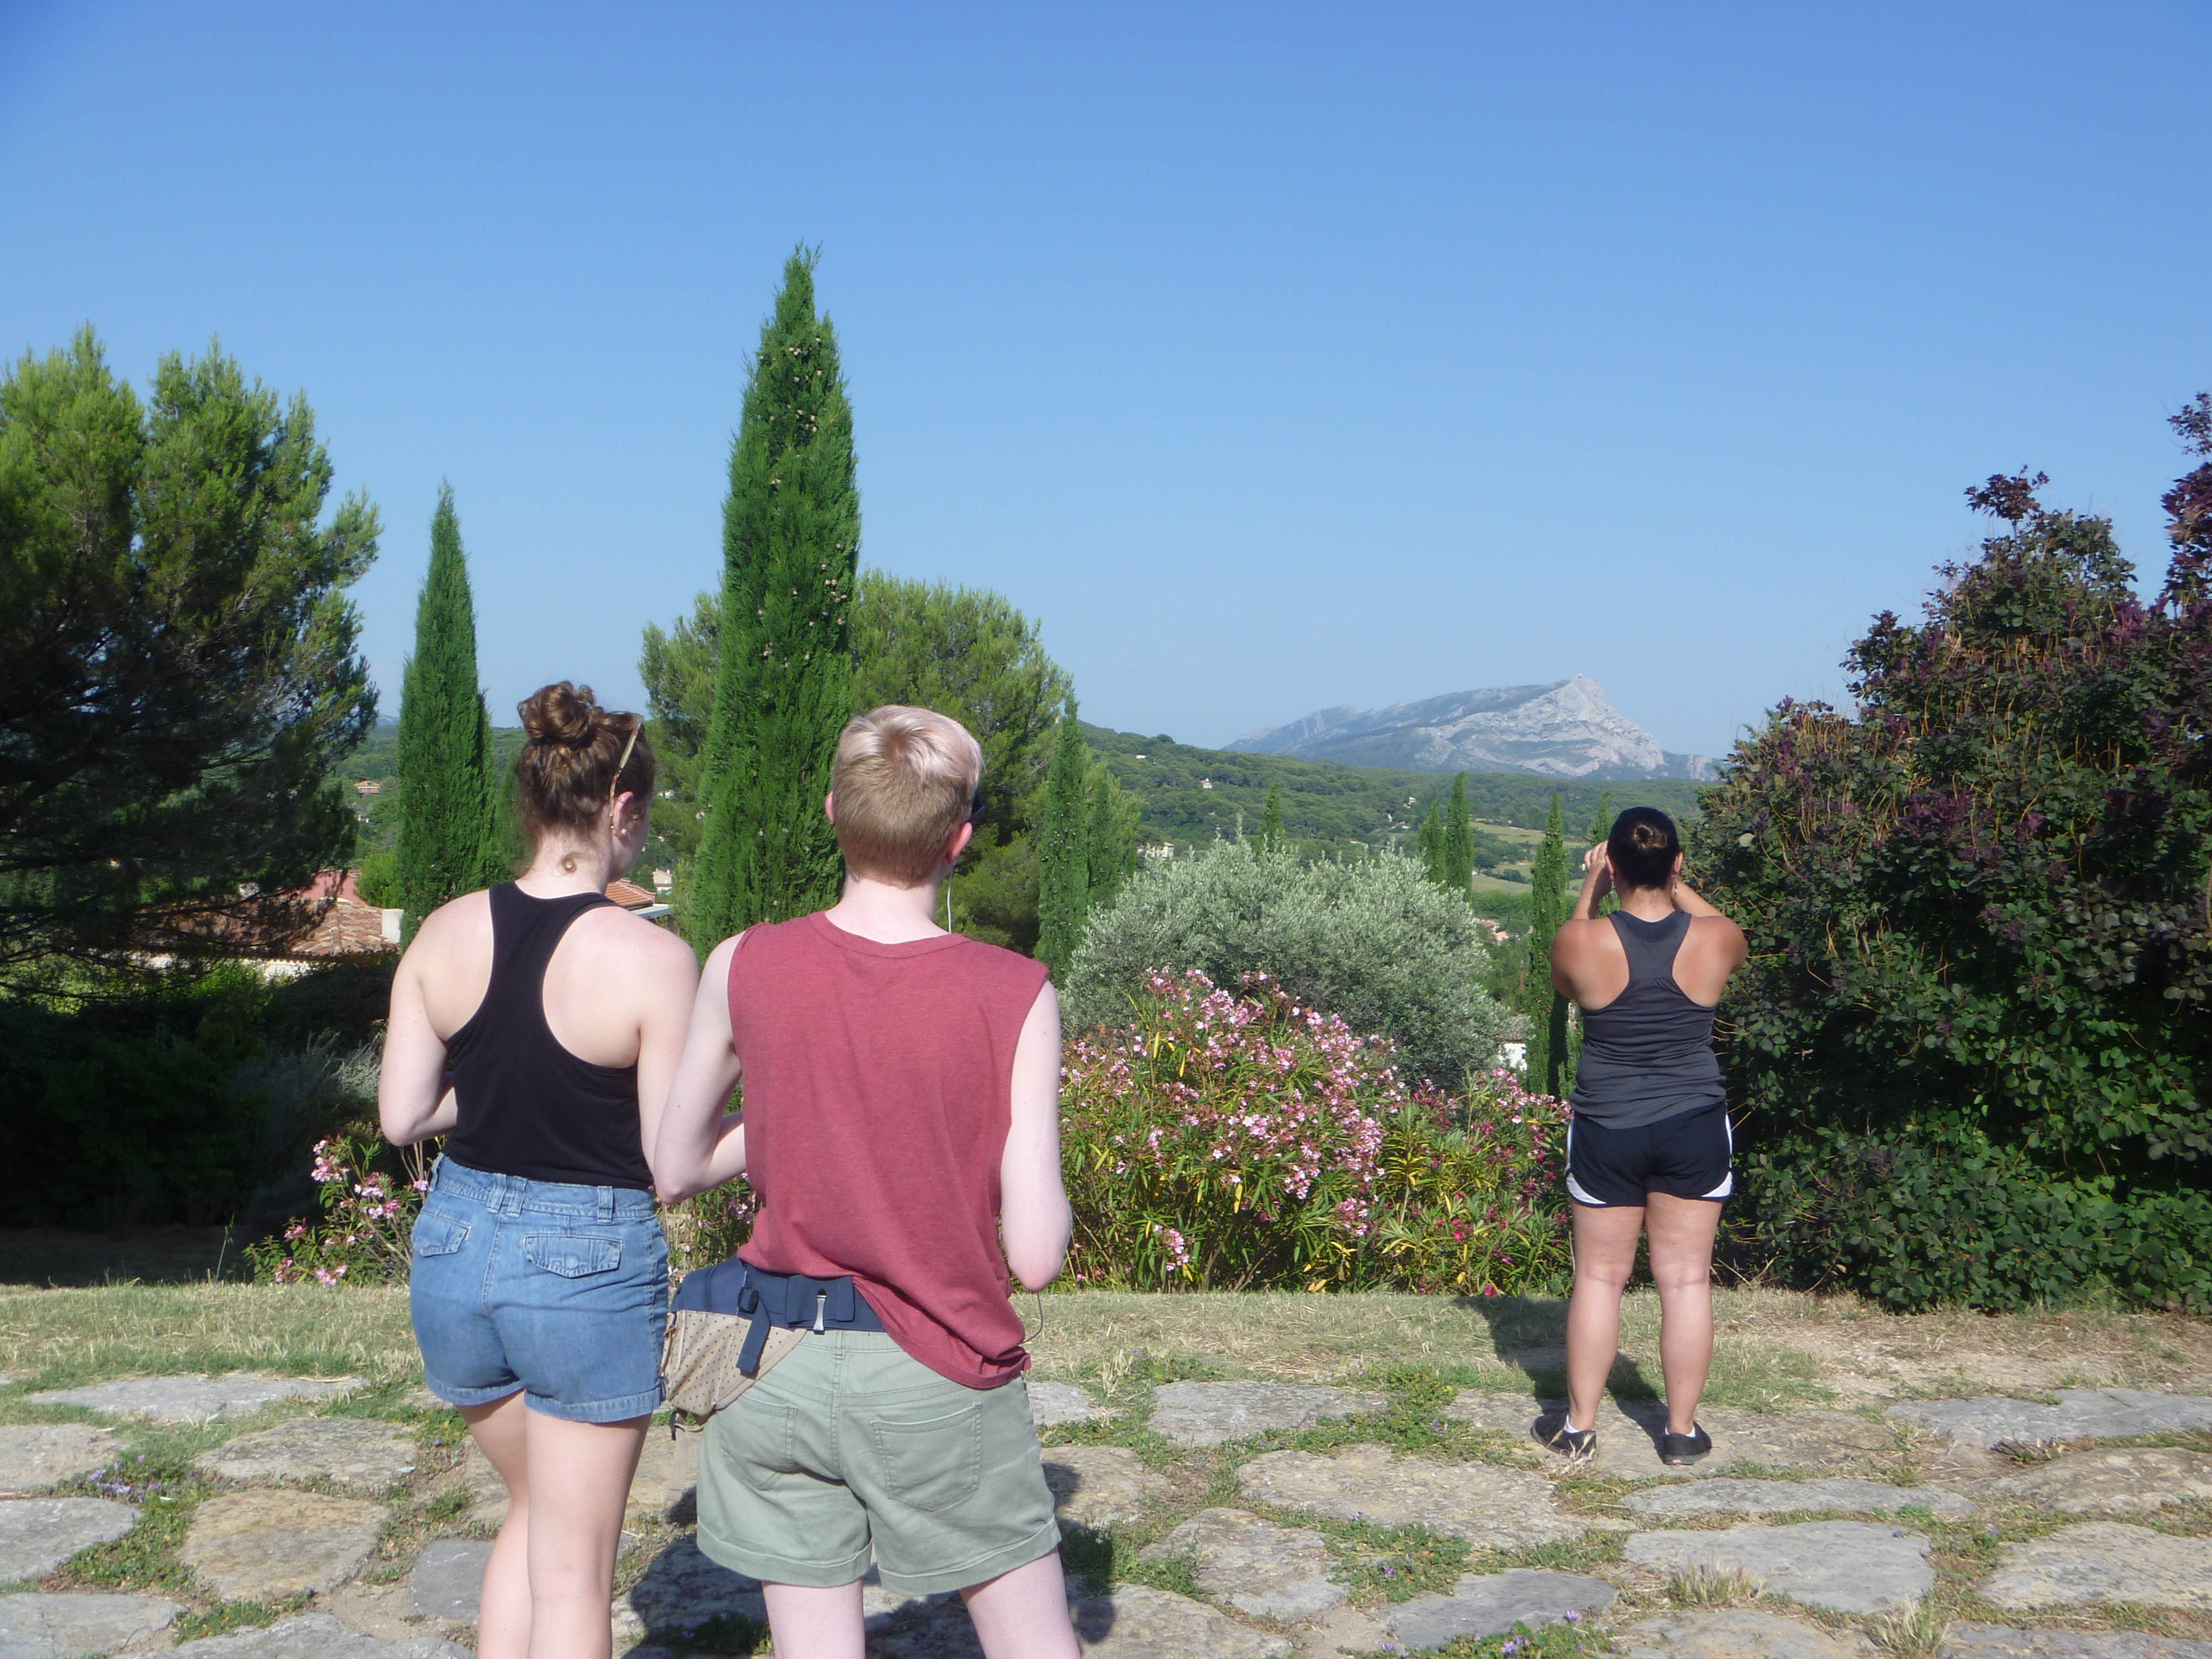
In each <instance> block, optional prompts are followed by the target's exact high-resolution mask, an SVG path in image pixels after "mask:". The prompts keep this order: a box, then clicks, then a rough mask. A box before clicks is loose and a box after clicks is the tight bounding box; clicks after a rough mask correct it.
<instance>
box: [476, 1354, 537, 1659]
mask: <svg viewBox="0 0 2212 1659" xmlns="http://www.w3.org/2000/svg"><path fill="white" fill-rule="evenodd" d="M525 1415H526V1413H525V1412H524V1409H523V1405H522V1391H521V1390H520V1389H516V1390H515V1392H514V1393H513V1394H511V1395H507V1398H506V1399H504V1400H495V1401H492V1403H491V1404H490V1405H489V1406H464V1407H461V1420H462V1421H463V1422H465V1423H466V1424H467V1425H469V1433H470V1434H471V1436H472V1437H474V1438H475V1440H476V1443H477V1449H479V1450H480V1451H482V1452H483V1455H484V1456H485V1457H486V1459H488V1460H489V1462H490V1464H491V1466H492V1468H495V1469H496V1470H497V1471H498V1472H499V1478H500V1479H501V1480H503V1481H505V1482H506V1483H507V1519H506V1520H505V1521H504V1522H501V1526H500V1529H499V1537H498V1538H497V1540H496V1541H494V1543H493V1544H492V1547H491V1559H490V1560H489V1561H487V1562H485V1563H484V1577H483V1606H482V1607H481V1610H480V1611H479V1612H478V1613H477V1659H528V1655H529V1652H530V1554H529V1551H530V1480H529V1474H528V1471H529V1461H528V1458H527V1457H526V1455H525V1453H524V1450H523V1418H524V1416H525Z"/></svg>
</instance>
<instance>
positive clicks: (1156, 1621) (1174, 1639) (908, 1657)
mask: <svg viewBox="0 0 2212 1659" xmlns="http://www.w3.org/2000/svg"><path fill="white" fill-rule="evenodd" d="M1068 1612H1069V1613H1070V1615H1071V1616H1072V1618H1073V1622H1074V1625H1075V1640H1076V1645H1077V1647H1078V1648H1079V1649H1080V1650H1082V1651H1083V1652H1084V1653H1085V1655H1090V1656H1095V1659H1290V1656H1291V1653H1292V1652H1293V1651H1294V1650H1293V1648H1292V1646H1291V1643H1290V1642H1289V1641H1288V1640H1287V1639H1285V1638H1283V1637H1280V1636H1272V1635H1269V1634H1267V1632H1262V1631H1256V1630H1252V1629H1250V1628H1249V1627H1248V1626H1243V1625H1240V1624H1238V1623H1237V1621H1236V1620H1234V1619H1231V1617H1229V1615H1228V1614H1226V1613H1219V1612H1217V1611H1216V1610H1215V1609H1213V1608H1212V1607H1208V1606H1206V1603H1204V1602H1203V1601H1192V1600H1191V1599H1190V1598H1189V1597H1188V1596H1187V1595H1175V1594H1174V1593H1173V1592H1171V1591H1169V1590H1158V1589H1147V1588H1146V1587H1145V1586H1143V1585H1141V1584H1121V1585H1118V1586H1116V1587H1115V1589H1114V1590H1113V1591H1112V1592H1111V1593H1110V1594H1109V1595H1091V1596H1085V1597H1083V1598H1082V1599H1080V1600H1079V1601H1073V1602H1071V1603H1070V1604H1069V1607H1068ZM868 1654H869V1656H870V1659H982V1655H983V1649H982V1645H981V1644H980V1643H978V1642H977V1641H976V1640H975V1624H974V1622H973V1621H972V1620H969V1617H968V1610H967V1609H966V1608H965V1607H962V1606H961V1605H960V1602H959V1601H958V1599H957V1597H956V1598H953V1599H951V1601H946V1602H944V1603H940V1604H939V1605H938V1606H937V1607H933V1609H932V1610H931V1611H930V1613H929V1614H928V1615H927V1617H926V1618H923V1619H921V1620H918V1621H916V1622H915V1623H912V1624H908V1625H906V1626H902V1628H900V1629H897V1630H892V1631H886V1632H879V1633H877V1634H873V1635H871V1636H870V1637H869V1638H868ZM632 1659H647V1656H645V1655H643V1654H637V1655H634V1656H632Z"/></svg>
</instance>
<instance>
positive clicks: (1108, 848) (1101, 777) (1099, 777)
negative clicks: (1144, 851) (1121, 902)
mask: <svg viewBox="0 0 2212 1659" xmlns="http://www.w3.org/2000/svg"><path fill="white" fill-rule="evenodd" d="M1123 799H1125V798H1124V797H1123V795H1122V793H1121V780H1120V779H1119V778H1117V777H1115V775H1113V773H1111V772H1110V771H1109V770H1107V769H1106V767H1105V765H1104V763H1100V764H1099V765H1098V766H1097V768H1096V769H1094V770H1093V771H1092V772H1091V816H1090V819H1089V822H1088V824H1087V826H1086V828H1085V833H1084V842H1085V846H1084V870H1085V874H1086V875H1087V876H1088V878H1089V879H1090V893H1089V895H1088V906H1087V908H1090V909H1092V910H1096V909H1099V908H1103V906H1106V905H1109V904H1111V903H1112V902H1114V901H1115V897H1117V896H1119V895H1120V893H1121V884H1123V883H1124V882H1126V881H1127V880H1128V878H1129V866H1130V863H1131V861H1132V858H1133V854H1135V852H1136V848H1135V846H1134V845H1133V842H1131V841H1130V838H1129V825H1128V818H1127V812H1126V811H1125V810H1124V808H1123V805H1122V802H1123Z"/></svg>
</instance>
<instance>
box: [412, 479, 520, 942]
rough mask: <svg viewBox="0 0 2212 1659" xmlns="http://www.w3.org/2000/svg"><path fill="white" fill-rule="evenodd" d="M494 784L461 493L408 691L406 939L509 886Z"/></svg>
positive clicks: (439, 517)
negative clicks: (471, 896)
mask: <svg viewBox="0 0 2212 1659" xmlns="http://www.w3.org/2000/svg"><path fill="white" fill-rule="evenodd" d="M497 799H498V798H497V795H496V794H495V792H494V790H493V788H492V780H491V720H490V718H489V715H488V714H486V713H485V710H484V700H483V691H482V690H480V689H479V688H478V686H477V613H476V601H475V599H473V597H471V594H470V592H469V568H468V560H467V557H466V556H465V554H463V552H462V551H461V526H460V520H459V518H458V517H457V516H456V515H455V513H454V512H453V486H452V485H451V484H444V485H441V486H440V488H439V490H438V507H437V511H436V512H435V513H432V515H431V517H430V568H429V571H428V574H426V575H425V576H424V577H423V578H422V598H421V599H418V600H417V601H416V606H415V652H414V654H413V655H412V656H410V657H409V658H408V659H407V665H406V668H405V670H404V671H403V673H402V675H401V678H400V690H399V846H398V878H399V895H400V904H401V906H402V908H404V910H405V912H406V915H405V917H404V921H402V922H401V924H400V927H401V935H400V936H401V938H402V939H413V938H414V937H415V930H416V928H417V927H421V926H422V918H423V917H425V916H427V915H429V914H430V912H431V911H433V910H435V909H436V908H438V907H439V906H440V905H441V904H443V903H445V902H446V901H447V900H448V899H450V898H453V897H456V896H459V895H460V894H462V893H468V892H473V891H475V890H477V888H479V887H484V886H488V885H489V884H491V883H493V882H495V881H499V880H501V879H503V878H504V877H505V875H506V873H507V872H506V871H505V870H504V869H503V868H502V867H501V859H500V856H499V830H498V822H497V818H496V816H495V804H496V801H497Z"/></svg>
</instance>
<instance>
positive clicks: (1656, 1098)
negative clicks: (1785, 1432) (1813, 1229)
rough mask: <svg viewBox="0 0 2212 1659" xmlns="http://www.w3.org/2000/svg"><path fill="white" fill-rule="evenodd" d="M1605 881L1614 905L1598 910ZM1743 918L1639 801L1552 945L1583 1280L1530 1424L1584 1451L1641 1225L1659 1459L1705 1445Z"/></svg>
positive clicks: (1588, 1448) (1587, 861)
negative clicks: (1706, 885) (1562, 1403)
mask: <svg viewBox="0 0 2212 1659" xmlns="http://www.w3.org/2000/svg"><path fill="white" fill-rule="evenodd" d="M1607 892H1617V893H1619V894H1620V908H1619V909H1618V910H1616V911H1615V912H1613V915H1609V916H1597V915H1594V914H1593V912H1594V910H1595V907H1596V904H1597V902H1598V901H1599V900H1600V899H1602V898H1603V897H1604V896H1606V894H1607ZM1744 954H1745V949H1744V940H1743V931H1742V929H1741V928H1739V927H1737V926H1736V925H1735V923H1734V922H1732V921H1729V919H1728V918H1727V917H1726V916H1724V915H1722V914H1721V913H1720V912H1719V911H1718V910H1716V909H1715V908H1713V907H1712V906H1711V905H1710V904H1708V903H1706V902H1705V900H1703V899H1701V898H1699V896H1697V895H1696V894H1695V893H1693V892H1692V891H1691V890H1690V889H1689V886H1688V885H1687V884H1686V883H1685V882H1684V881H1683V880H1682V843H1681V840H1680V836H1677V835H1676V833H1675V830H1674V820H1673V819H1672V818H1670V817H1668V816H1667V815H1666V814H1665V813H1664V812H1662V811H1657V810H1656V808H1653V807H1649V806H1632V807H1630V808H1629V809H1628V811H1626V812H1623V813H1622V814H1621V815H1620V817H1617V818H1615V819H1614V820H1613V832H1612V834H1610V835H1609V836H1607V837H1606V840H1605V842H1604V843H1603V844H1602V845H1601V846H1597V847H1593V848H1590V850H1589V854H1587V855H1586V856H1585V857H1584V858H1583V890H1582V896H1580V897H1579V898H1577V900H1576V901H1575V909H1574V915H1573V918H1572V919H1571V920H1570V921H1566V922H1564V923H1562V924H1561V925H1560V927H1559V933H1558V935H1557V937H1556V938H1554V939H1553V942H1552V983H1553V987H1556V988H1557V989H1558V990H1559V993H1560V994H1562V995H1564V996H1566V997H1570V998H1571V999H1572V1000H1574V1001H1575V1002H1576V1003H1577V1005H1578V1006H1580V1007H1581V1009H1582V1012H1583V1049H1582V1058H1581V1060H1579V1061H1578V1062H1577V1066H1576V1069H1575V1089H1574V1094H1573V1097H1572V1098H1571V1101H1570V1102H1569V1104H1570V1105H1571V1107H1572V1108H1573V1121H1572V1122H1571V1123H1570V1125H1569V1126H1568V1129H1567V1176H1566V1180H1567V1196H1568V1197H1569V1198H1570V1199H1571V1200H1573V1205H1572V1208H1573V1212H1574V1228H1575V1283H1574V1291H1573V1294H1572V1297H1571V1299H1570V1300H1569V1302H1568V1304H1567V1409H1566V1411H1565V1413H1564V1414H1561V1415H1556V1416H1553V1417H1548V1418H1546V1419H1541V1421H1540V1422H1539V1423H1538V1425H1537V1432H1538V1434H1539V1436H1540V1437H1541V1438H1543V1439H1544V1440H1545V1441H1546V1442H1547V1443H1549V1444H1550V1445H1551V1446H1552V1447H1553V1449H1556V1450H1559V1451H1562V1452H1565V1454H1566V1455H1567V1456H1568V1457H1569V1458H1570V1459H1571V1460H1573V1461H1576V1462H1580V1461H1581V1460H1583V1459H1584V1458H1587V1457H1589V1455H1591V1454H1592V1453H1593V1452H1595V1450H1596V1449H1597V1410H1598V1405H1599V1403H1600V1401H1602V1400H1603V1399H1604V1397H1605V1383H1606V1377H1607V1375H1608V1374H1609V1373H1610V1372H1611V1371H1612V1370H1613V1358H1614V1356H1615V1354H1616V1352H1618V1350H1619V1347H1620V1295H1621V1291H1623V1290H1624V1289H1626V1286H1627V1284H1628V1276H1629V1273H1630V1271H1631V1269H1632V1268H1633V1267H1635V1265H1636V1243H1637V1239H1638V1237H1639V1236H1641V1235H1648V1236H1649V1237H1650V1245H1651V1277H1652V1279H1653V1280H1654V1282H1656V1284H1657V1285H1658V1287H1659V1362H1660V1369H1661V1370H1662V1372H1663V1373H1664V1374H1665V1376H1666V1380H1667V1426H1666V1431H1665V1432H1664V1433H1663V1434H1662V1436H1661V1437H1660V1443H1659V1461H1660V1462H1662V1463H1667V1464H1670V1465H1680V1464H1686V1463H1694V1462H1697V1461H1698V1460H1699V1458H1701V1457H1703V1456H1705V1454H1706V1453H1708V1452H1710V1451H1711V1449H1713V1443H1712V1438H1711V1436H1709V1435H1708V1434H1706V1432H1705V1431H1704V1430H1703V1429H1701V1428H1699V1426H1698V1397H1699V1395H1701V1394H1703V1393H1704V1392H1705V1373H1706V1372H1707V1371H1708V1370H1710V1369H1711V1365H1712V1358H1713V1292H1712V1260H1713V1235H1714V1233H1715V1232H1716V1231H1717V1230H1718V1228H1719V1225H1720V1215H1721V1205H1722V1203H1723V1200H1726V1199H1727V1198H1728V1196H1729V1194H1730V1192H1731V1191H1733V1190H1734V1187H1735V1174H1734V1171H1733V1170H1732V1169H1731V1168H1730V1163H1731V1160H1732V1159H1733V1158H1734V1156H1735V1141H1734V1138H1733V1136H1732V1135H1731V1133H1730V1132H1729V1117H1728V1097H1727V1094H1726V1092H1725V1091H1724V1090H1723V1087H1722V1084H1721V1068H1720V1062H1719V1060H1717V1059H1716V1058H1715V1057H1714V1054H1713V1009H1714V1006H1715V1005H1716V1004H1717V1003H1718V1002H1719V1001H1720V1000H1721V992H1722V990H1723V987H1726V985H1727V984H1728V981H1729V975H1731V974H1733V973H1734V972H1735V970H1736V969H1738V968H1741V966H1742V965H1743V960H1744Z"/></svg>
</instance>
